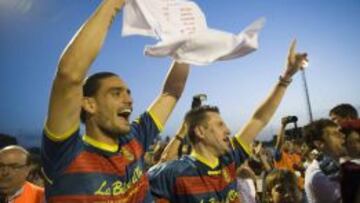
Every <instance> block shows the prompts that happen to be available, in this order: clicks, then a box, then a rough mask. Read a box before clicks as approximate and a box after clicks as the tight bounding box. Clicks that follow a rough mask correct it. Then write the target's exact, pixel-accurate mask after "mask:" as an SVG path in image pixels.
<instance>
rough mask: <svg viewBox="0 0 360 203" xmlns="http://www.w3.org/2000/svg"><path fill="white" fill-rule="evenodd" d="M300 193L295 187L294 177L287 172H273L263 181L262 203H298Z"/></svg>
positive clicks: (300, 199) (300, 197)
mask: <svg viewBox="0 0 360 203" xmlns="http://www.w3.org/2000/svg"><path fill="white" fill-rule="evenodd" d="M302 199H303V197H302V193H301V191H300V190H299V188H298V187H297V180H296V176H295V174H294V173H293V172H291V171H288V170H277V169H276V170H273V171H271V172H270V173H268V174H267V175H266V177H265V181H264V196H263V200H262V202H264V203H300V202H301V201H302Z"/></svg>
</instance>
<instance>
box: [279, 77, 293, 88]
mask: <svg viewBox="0 0 360 203" xmlns="http://www.w3.org/2000/svg"><path fill="white" fill-rule="evenodd" d="M291 82H292V79H291V78H290V79H288V80H287V79H285V78H283V77H282V76H281V75H280V77H279V85H280V86H283V87H287V86H289V85H290V83H291Z"/></svg>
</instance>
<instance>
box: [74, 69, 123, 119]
mask: <svg viewBox="0 0 360 203" xmlns="http://www.w3.org/2000/svg"><path fill="white" fill-rule="evenodd" d="M109 77H118V75H116V74H115V73H112V72H99V73H95V74H93V75H91V76H89V77H88V78H87V79H86V80H85V83H84V85H83V96H84V97H91V96H94V95H95V94H96V93H97V91H98V90H99V89H100V81H101V80H103V79H105V78H109ZM80 119H81V122H83V123H85V120H86V111H85V110H84V109H81V113H80Z"/></svg>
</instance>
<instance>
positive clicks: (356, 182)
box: [329, 104, 360, 203]
mask: <svg viewBox="0 0 360 203" xmlns="http://www.w3.org/2000/svg"><path fill="white" fill-rule="evenodd" d="M329 116H330V118H331V119H332V120H333V121H334V122H336V123H337V124H338V125H339V126H340V127H341V131H342V132H344V134H345V137H346V138H345V146H346V149H347V152H348V156H349V157H348V159H347V160H344V161H343V162H342V164H341V196H342V200H343V202H350V203H352V202H360V119H359V118H358V112H357V110H356V109H355V107H354V106H352V105H351V104H339V105H337V106H335V107H334V108H332V109H331V110H330V112H329Z"/></svg>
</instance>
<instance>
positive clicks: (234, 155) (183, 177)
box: [148, 139, 248, 203]
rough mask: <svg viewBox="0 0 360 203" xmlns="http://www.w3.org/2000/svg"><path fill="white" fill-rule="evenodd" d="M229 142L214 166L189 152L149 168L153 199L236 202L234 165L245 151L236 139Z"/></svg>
mask: <svg viewBox="0 0 360 203" xmlns="http://www.w3.org/2000/svg"><path fill="white" fill-rule="evenodd" d="M234 140H235V139H234ZM233 143H234V147H233V148H232V150H231V151H230V152H229V153H228V154H225V155H223V156H221V157H219V163H218V164H217V165H216V166H210V165H209V164H206V163H204V161H203V160H202V158H201V157H199V155H198V154H196V153H192V154H191V155H190V156H183V157H182V158H180V159H179V160H175V161H170V162H165V163H163V164H159V165H156V166H154V167H152V168H150V170H149V171H148V173H149V178H150V186H151V187H150V188H151V192H152V194H153V195H154V197H155V198H156V199H157V202H184V203H185V202H199V203H212V202H227V203H228V202H230V203H231V202H239V195H238V190H237V181H236V169H237V167H238V166H240V165H241V164H242V163H243V162H244V161H245V159H247V158H248V153H247V152H246V151H245V150H244V149H243V147H242V145H240V144H239V143H238V141H234V142H233Z"/></svg>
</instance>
